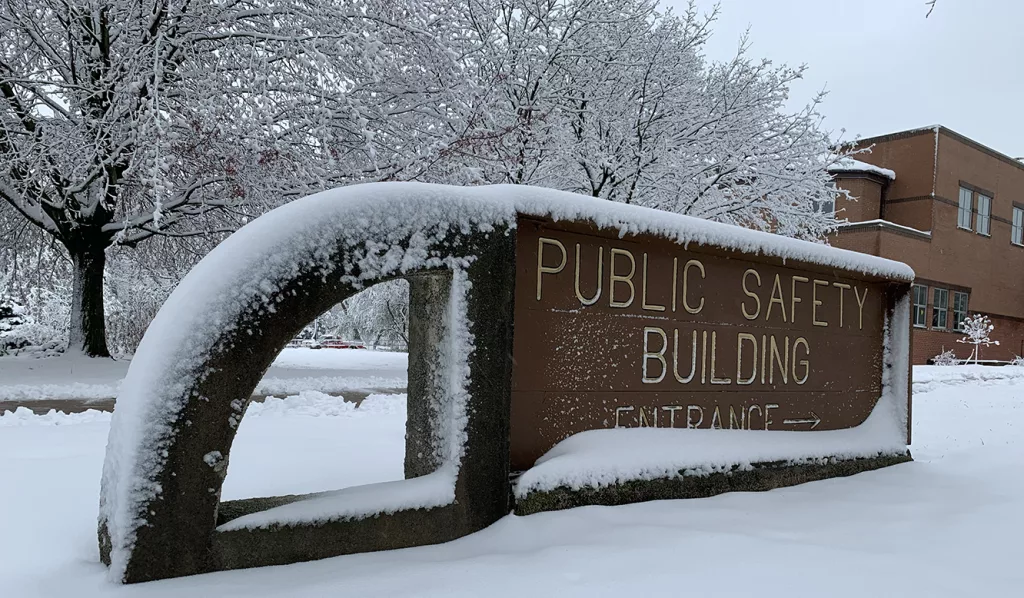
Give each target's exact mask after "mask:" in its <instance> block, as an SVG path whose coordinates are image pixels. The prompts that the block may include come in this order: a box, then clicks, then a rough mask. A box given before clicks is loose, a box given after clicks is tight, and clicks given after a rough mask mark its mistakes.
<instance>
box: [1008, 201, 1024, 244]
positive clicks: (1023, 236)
mask: <svg viewBox="0 0 1024 598" xmlns="http://www.w3.org/2000/svg"><path fill="white" fill-rule="evenodd" d="M1010 244H1011V245H1016V246H1018V247H1024V208H1022V207H1020V206H1013V216H1012V217H1011V218H1010Z"/></svg>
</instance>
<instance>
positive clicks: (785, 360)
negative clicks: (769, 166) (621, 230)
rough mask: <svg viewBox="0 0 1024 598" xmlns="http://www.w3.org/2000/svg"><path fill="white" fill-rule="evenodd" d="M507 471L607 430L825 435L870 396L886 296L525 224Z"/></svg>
mask: <svg viewBox="0 0 1024 598" xmlns="http://www.w3.org/2000/svg"><path fill="white" fill-rule="evenodd" d="M517 245H518V246H517V264H518V265H517V283H516V285H517V286H516V318H515V320H516V335H515V347H514V356H515V366H514V367H515V370H514V374H513V399H512V420H513V422H512V430H513V433H512V460H513V469H525V468H526V467H529V466H530V465H531V464H532V463H533V461H534V460H536V458H537V457H539V456H540V455H541V454H543V453H544V452H545V451H546V450H547V449H548V448H550V447H551V446H553V445H554V444H555V443H557V442H558V441H560V440H562V439H564V438H566V437H568V436H569V435H571V434H573V433H576V432H579V431H582V430H587V429H594V428H610V427H644V426H651V427H687V428H711V429H741V430H775V429H790V430H828V429H838V428H847V427H852V426H855V425H858V424H860V423H861V422H863V421H864V419H866V418H867V416H868V414H869V413H870V412H871V409H872V408H873V406H874V404H875V402H877V400H878V397H879V395H880V389H881V371H880V365H879V364H880V363H881V347H882V327H883V324H882V320H883V312H884V310H885V306H884V302H885V286H884V282H882V281H878V280H868V279H864V280H857V279H853V278H850V274H849V273H836V272H830V271H828V270H825V269H822V268H815V269H803V268H802V267H801V266H799V265H794V264H785V263H783V261H782V260H779V259H766V258H758V257H757V256H751V255H740V254H736V253H726V252H723V251H716V250H714V249H707V248H702V247H699V246H697V245H693V246H691V247H684V246H682V245H679V244H676V243H672V242H670V241H666V240H664V239H643V238H619V236H618V235H615V234H609V233H607V232H603V231H599V230H597V229H595V228H592V227H591V228H584V227H581V226H579V225H559V224H556V223H541V222H537V221H530V220H525V219H524V220H521V222H520V229H519V231H518V241H517Z"/></svg>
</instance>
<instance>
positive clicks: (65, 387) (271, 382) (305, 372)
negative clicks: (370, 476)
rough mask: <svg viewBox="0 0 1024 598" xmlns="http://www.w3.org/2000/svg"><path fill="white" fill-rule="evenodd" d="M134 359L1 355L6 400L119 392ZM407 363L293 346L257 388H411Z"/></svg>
mask: <svg viewBox="0 0 1024 598" xmlns="http://www.w3.org/2000/svg"><path fill="white" fill-rule="evenodd" d="M130 363H131V362H130V361H128V360H126V359H124V360H113V359H90V358H87V357H83V356H81V355H62V356H60V357H49V358H43V359H34V358H31V357H0V402H4V401H32V400H44V399H47V400H68V399H71V400H74V399H79V400H96V399H109V398H113V397H115V396H117V391H118V387H119V386H120V384H121V380H122V379H124V376H125V374H126V373H127V372H128V365H129V364H130ZM407 366H408V354H407V353H392V352H386V351H370V350H362V349H319V350H314V349H291V348H289V349H285V350H284V351H282V352H281V354H280V355H278V357H277V359H276V360H275V361H274V364H273V365H271V366H270V370H269V371H268V372H267V374H266V376H264V378H263V380H262V381H261V382H260V384H259V386H258V387H257V388H256V392H257V394H277V395H282V394H293V393H298V392H301V391H303V390H317V391H321V392H338V391H343V390H350V389H360V388H368V389H373V388H405V384H406V369H407Z"/></svg>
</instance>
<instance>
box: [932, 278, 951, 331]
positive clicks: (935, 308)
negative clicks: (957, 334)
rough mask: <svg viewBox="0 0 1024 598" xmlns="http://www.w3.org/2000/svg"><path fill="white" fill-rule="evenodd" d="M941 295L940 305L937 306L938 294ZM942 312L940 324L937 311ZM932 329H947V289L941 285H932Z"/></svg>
mask: <svg viewBox="0 0 1024 598" xmlns="http://www.w3.org/2000/svg"><path fill="white" fill-rule="evenodd" d="M940 294H941V295H942V297H943V300H942V307H939V295H940ZM940 312H941V313H942V320H941V325H940V324H937V323H936V322H939V321H940V320H939V317H938V316H939V313H940ZM932 329H933V330H949V289H945V288H942V287H932Z"/></svg>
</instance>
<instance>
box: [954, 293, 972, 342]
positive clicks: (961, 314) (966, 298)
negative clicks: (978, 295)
mask: <svg viewBox="0 0 1024 598" xmlns="http://www.w3.org/2000/svg"><path fill="white" fill-rule="evenodd" d="M961 297H963V305H962V306H961V305H960V298H961ZM970 303H971V294H970V293H968V292H966V291H956V290H954V291H953V310H952V311H953V328H952V330H953V331H954V332H963V330H964V328H963V322H964V320H965V319H966V318H967V314H968V313H969V311H970V307H969V306H970ZM960 307H962V308H963V309H959V308H960Z"/></svg>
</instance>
